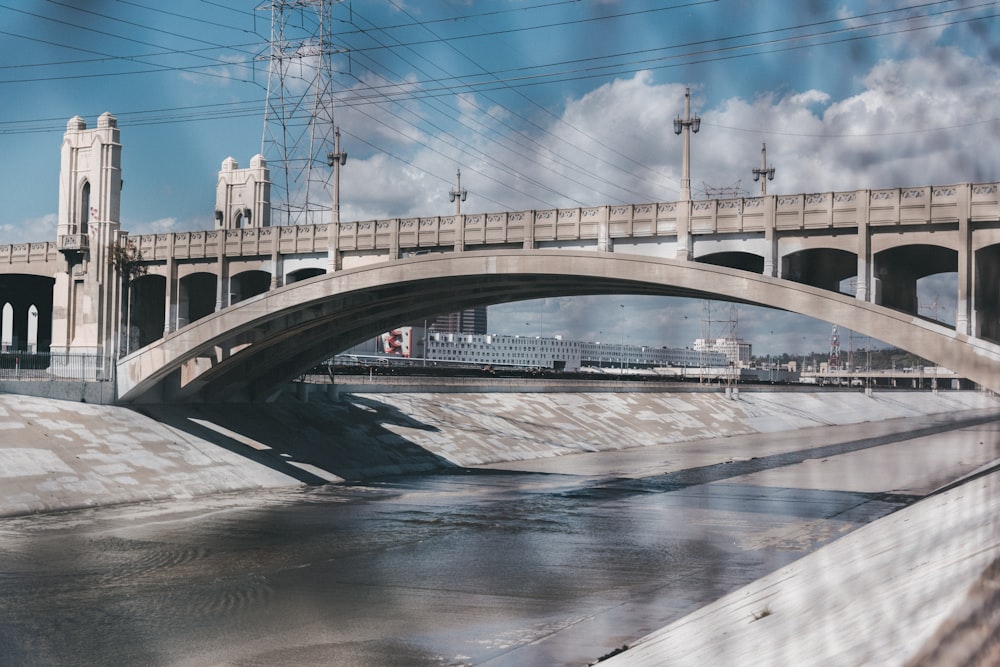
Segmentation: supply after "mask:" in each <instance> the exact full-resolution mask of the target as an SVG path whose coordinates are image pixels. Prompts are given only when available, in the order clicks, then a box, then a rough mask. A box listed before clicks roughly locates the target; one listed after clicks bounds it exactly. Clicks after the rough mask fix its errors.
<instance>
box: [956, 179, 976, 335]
mask: <svg viewBox="0 0 1000 667" xmlns="http://www.w3.org/2000/svg"><path fill="white" fill-rule="evenodd" d="M956 190H957V192H956V193H955V194H956V197H957V199H958V304H957V307H956V308H957V309H956V312H955V331H956V332H958V333H960V334H966V335H968V334H969V333H971V327H970V321H971V317H970V314H971V310H972V307H971V305H972V295H973V287H972V279H973V273H972V259H973V258H972V225H970V224H969V218H970V216H971V208H972V202H971V197H972V188H970V187H969V184H968V183H963V184H961V185H958V186H956Z"/></svg>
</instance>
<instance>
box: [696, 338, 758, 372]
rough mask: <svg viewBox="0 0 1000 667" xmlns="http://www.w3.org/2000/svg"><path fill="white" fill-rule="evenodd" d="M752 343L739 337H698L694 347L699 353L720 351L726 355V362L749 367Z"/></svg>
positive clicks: (735, 365)
mask: <svg viewBox="0 0 1000 667" xmlns="http://www.w3.org/2000/svg"><path fill="white" fill-rule="evenodd" d="M752 347H753V346H752V345H751V344H750V343H748V342H747V341H745V340H741V339H739V338H728V337H727V338H709V339H705V338H697V339H695V341H694V349H695V351H696V352H697V353H699V354H711V353H720V354H723V355H725V357H726V362H725V363H726V364H727V365H729V364H731V365H732V366H733V367H734V368H747V367H748V366H749V365H750V356H751V353H752Z"/></svg>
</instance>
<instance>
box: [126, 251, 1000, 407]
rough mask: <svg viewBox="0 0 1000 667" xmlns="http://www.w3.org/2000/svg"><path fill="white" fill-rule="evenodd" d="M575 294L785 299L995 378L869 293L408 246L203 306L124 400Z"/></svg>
mask: <svg viewBox="0 0 1000 667" xmlns="http://www.w3.org/2000/svg"><path fill="white" fill-rule="evenodd" d="M583 294H656V295H668V296H686V297H697V298H705V297H710V298H716V299H725V300H731V301H739V302H745V303H753V304H759V305H764V306H769V307H772V308H778V309H783V310H789V311H792V312H796V313H800V314H803V315H808V316H810V317H815V318H818V319H822V320H827V321H830V322H845V321H850V322H851V325H852V328H853V329H855V330H856V331H859V332H862V333H864V334H867V335H870V336H872V337H875V338H878V339H881V340H884V341H886V342H888V343H891V344H894V345H897V346H899V347H901V348H903V349H906V350H909V351H912V352H914V353H915V354H918V355H920V356H922V357H925V358H927V359H931V360H933V361H934V362H936V363H938V364H940V365H942V366H946V367H948V368H951V369H953V370H955V371H956V372H957V373H959V374H960V375H963V376H966V377H968V378H970V379H972V380H974V381H976V382H979V383H981V384H983V385H985V386H988V387H1000V345H997V344H995V343H992V342H989V341H984V340H981V339H976V338H973V337H970V336H968V335H965V334H960V333H958V332H956V331H955V330H954V329H953V328H951V327H948V326H945V325H942V324H940V323H937V322H933V321H929V320H927V319H925V318H919V317H916V316H914V315H912V314H908V313H905V312H901V311H899V310H897V309H892V308H888V307H885V306H880V305H876V304H871V303H867V302H864V301H859V300H858V299H857V298H856V297H854V296H850V295H845V294H840V293H837V292H834V291H831V290H827V289H824V288H821V287H815V286H811V285H806V284H802V283H797V282H794V281H790V280H785V279H780V278H775V277H770V276H764V275H760V274H755V273H752V272H749V271H746V270H743V269H734V268H731V267H723V266H717V265H714V264H707V263H698V262H689V261H682V260H675V259H660V258H650V257H643V256H639V255H629V254H624V253H597V252H592V251H580V250H576V251H573V250H498V251H481V252H463V253H451V254H436V255H424V256H416V257H412V258H408V259H401V260H396V261H388V262H378V263H372V264H368V265H364V266H359V267H356V268H353V269H343V270H341V271H336V272H332V273H329V274H324V275H321V276H316V277H313V278H310V279H307V280H303V281H300V282H296V283H293V284H291V285H288V286H286V287H283V288H279V289H275V290H270V291H267V292H266V293H263V294H260V295H258V296H255V297H253V298H250V299H248V300H245V301H243V302H240V303H238V304H235V305H233V306H232V307H229V308H225V309H223V310H220V311H218V312H215V313H212V314H211V315H208V316H206V317H204V318H202V319H200V320H198V321H197V322H195V323H193V324H191V325H188V326H186V327H184V328H182V329H180V330H179V331H177V332H174V333H172V334H170V335H168V336H166V337H164V338H162V339H160V340H158V341H156V342H154V343H151V344H149V345H147V346H146V347H144V348H142V349H140V350H137V351H135V352H134V353H132V354H130V355H128V356H126V357H125V358H123V359H122V360H121V361H120V362H119V365H118V372H119V375H118V391H119V397H120V399H121V400H123V401H153V402H162V401H168V402H188V401H227V400H232V401H244V400H267V399H268V398H269V397H272V396H274V395H276V393H277V392H279V391H280V390H281V388H282V387H283V386H284V385H285V384H286V383H287V382H288V381H289V380H291V379H292V378H294V377H296V376H298V375H300V374H301V373H302V372H304V371H306V370H307V369H309V368H310V367H312V366H314V365H315V364H316V363H318V362H320V361H322V360H324V359H326V358H328V357H329V356H330V355H331V351H335V350H340V349H345V348H347V347H349V346H351V345H353V344H355V343H357V342H360V341H362V340H364V339H366V338H369V337H371V336H372V335H374V334H377V333H380V332H382V331H385V330H387V329H389V328H391V327H392V326H395V325H398V324H400V323H401V322H407V321H414V320H418V319H421V318H423V317H427V316H431V315H433V314H436V313H440V312H446V311H449V310H457V309H460V308H464V307H469V306H472V305H487V304H496V303H501V302H508V301H517V300H522V299H531V298H540V297H551V296H574V295H583Z"/></svg>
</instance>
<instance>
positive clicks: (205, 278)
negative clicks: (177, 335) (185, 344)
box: [177, 271, 219, 326]
mask: <svg viewBox="0 0 1000 667" xmlns="http://www.w3.org/2000/svg"><path fill="white" fill-rule="evenodd" d="M218 281H219V279H218V276H216V275H215V274H214V273H208V272H203V271H199V272H193V273H189V274H188V275H186V276H184V277H183V278H181V279H180V280H179V281H178V285H179V287H180V293H179V294H178V296H177V324H178V326H185V325H187V324H191V323H192V322H197V321H198V320H200V319H201V318H203V317H207V316H208V315H211V314H212V313H214V312H215V309H216V308H215V306H216V290H217V286H218Z"/></svg>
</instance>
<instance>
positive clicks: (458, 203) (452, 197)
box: [448, 169, 469, 217]
mask: <svg viewBox="0 0 1000 667" xmlns="http://www.w3.org/2000/svg"><path fill="white" fill-rule="evenodd" d="M468 196H469V191H468V190H463V189H462V170H461V169H459V170H458V174H457V175H456V176H455V189H454V190H449V191H448V201H453V202H455V217H458V216H460V215H462V202H464V201H465V198H466V197H468Z"/></svg>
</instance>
